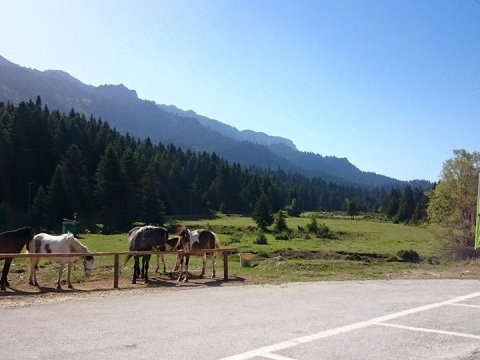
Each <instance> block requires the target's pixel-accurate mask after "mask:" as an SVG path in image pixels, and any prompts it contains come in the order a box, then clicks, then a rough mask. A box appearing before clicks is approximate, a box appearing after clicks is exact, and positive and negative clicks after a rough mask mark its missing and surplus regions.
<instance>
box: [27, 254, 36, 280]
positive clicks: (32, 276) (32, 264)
mask: <svg viewBox="0 0 480 360" xmlns="http://www.w3.org/2000/svg"><path fill="white" fill-rule="evenodd" d="M37 265H38V258H31V259H30V277H29V278H28V283H29V284H30V285H33V286H38V283H37Z"/></svg>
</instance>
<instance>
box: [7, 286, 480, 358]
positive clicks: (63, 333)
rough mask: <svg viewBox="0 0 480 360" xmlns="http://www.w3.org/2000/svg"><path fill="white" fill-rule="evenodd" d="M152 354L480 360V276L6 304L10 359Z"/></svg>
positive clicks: (169, 290) (121, 294) (195, 290)
mask: <svg viewBox="0 0 480 360" xmlns="http://www.w3.org/2000/svg"><path fill="white" fill-rule="evenodd" d="M0 301H1V300H0ZM146 358H156V359H196V360H197V359H221V358H229V359H232V360H238V359H256V360H258V359H279V360H281V359H356V360H358V359H480V281H473V280H398V281H396V280H394V281H347V282H312V283H295V284H285V285H243V286H242V285H241V286H219V287H209V288H207V287H202V288H188V289H185V290H179V289H172V288H154V289H146V291H145V292H141V293H138V292H136V293H132V292H128V291H123V292H122V291H118V292H117V291H112V292H107V293H106V294H103V293H102V294H101V295H99V296H95V297H93V298H92V297H87V298H76V297H73V299H70V300H67V301H62V302H48V303H40V304H33V305H30V306H26V307H14V308H11V307H10V308H8V307H7V308H0V359H146Z"/></svg>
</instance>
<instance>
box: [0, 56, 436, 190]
mask: <svg viewBox="0 0 480 360" xmlns="http://www.w3.org/2000/svg"><path fill="white" fill-rule="evenodd" d="M37 95H40V96H41V98H42V99H43V102H44V104H46V105H48V106H49V107H50V108H51V109H57V110H59V111H65V112H68V111H70V109H72V108H74V109H75V110H76V111H78V112H79V113H81V114H86V116H87V117H88V116H90V114H93V115H94V116H95V117H97V118H102V119H103V120H104V121H107V122H108V123H109V124H110V125H111V126H112V127H115V129H117V130H118V131H119V132H120V133H122V134H126V133H127V132H128V133H129V134H131V135H132V136H135V137H138V138H142V139H143V138H146V137H147V136H148V137H150V139H151V140H152V142H154V143H157V142H163V143H173V144H175V145H176V146H180V147H182V148H183V149H187V148H188V149H190V150H192V151H199V152H202V151H206V152H208V153H214V152H215V153H216V154H217V155H219V156H220V157H222V158H224V159H226V160H228V161H231V162H236V163H239V164H241V165H244V166H250V165H252V166H256V167H262V168H269V169H277V168H280V169H283V170H284V171H287V172H289V171H290V172H296V173H301V174H304V175H308V176H318V177H321V178H323V179H324V180H325V181H327V182H334V183H337V184H342V185H345V186H349V185H352V186H357V185H358V186H370V187H372V188H373V187H375V186H379V187H384V186H386V187H405V186H407V185H409V184H410V185H412V184H413V183H412V182H405V181H399V180H397V179H393V178H389V177H387V176H383V175H379V174H375V173H371V172H365V171H361V170H360V169H358V168H357V167H356V166H354V165H353V164H351V163H350V162H349V161H348V159H345V158H343V159H339V158H337V157H335V156H322V155H319V154H313V153H308V152H302V151H298V150H297V149H296V147H295V145H294V144H293V142H292V141H291V140H289V139H285V138H281V137H276V136H270V135H267V134H263V133H258V132H254V131H250V130H244V131H239V130H237V129H236V128H234V127H232V126H229V125H227V124H224V123H222V122H220V121H217V120H214V119H209V118H207V117H205V116H201V115H197V114H196V113H195V112H193V111H183V110H180V109H178V108H176V107H174V106H164V105H159V104H156V103H155V102H153V101H148V100H142V99H139V98H138V96H137V93H136V92H135V91H134V90H130V89H128V88H127V87H125V86H124V85H102V86H98V87H96V86H91V85H87V84H84V83H82V82H81V81H80V80H78V79H76V78H74V77H72V76H71V75H69V74H68V73H66V72H64V71H57V70H47V71H38V70H35V69H29V68H25V67H22V66H19V65H16V64H14V63H12V62H10V61H8V60H6V59H5V58H2V57H1V56H0V101H3V102H5V103H6V102H11V103H13V104H18V103H20V102H21V101H28V100H29V99H34V98H35V97H36V96H37ZM259 121H262V119H261V118H259ZM291 126H295V119H292V124H291ZM417 185H418V186H421V187H423V188H428V187H429V186H430V185H431V184H430V183H429V182H428V181H418V182H417V183H416V186H417Z"/></svg>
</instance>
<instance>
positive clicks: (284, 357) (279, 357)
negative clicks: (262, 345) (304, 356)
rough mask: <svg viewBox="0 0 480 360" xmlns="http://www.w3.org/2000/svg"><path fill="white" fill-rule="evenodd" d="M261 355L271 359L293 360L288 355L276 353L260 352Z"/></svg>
mask: <svg viewBox="0 0 480 360" xmlns="http://www.w3.org/2000/svg"><path fill="white" fill-rule="evenodd" d="M262 357H264V358H267V359H273V360H295V359H293V358H289V357H286V356H282V355H277V354H262Z"/></svg>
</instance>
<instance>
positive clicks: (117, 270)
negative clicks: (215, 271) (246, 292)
mask: <svg viewBox="0 0 480 360" xmlns="http://www.w3.org/2000/svg"><path fill="white" fill-rule="evenodd" d="M237 252H238V249H235V248H219V249H211V250H208V249H204V250H195V251H182V250H179V251H153V250H152V251H120V252H89V253H20V254H18V253H17V254H12V253H6V254H0V260H3V259H10V258H12V259H13V258H59V257H64V258H65V257H83V256H93V257H96V256H113V257H114V261H113V288H114V289H118V278H119V273H120V256H128V255H130V256H144V255H161V254H163V255H203V254H211V253H222V255H223V279H224V280H225V281H228V255H230V254H235V253H237Z"/></svg>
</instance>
